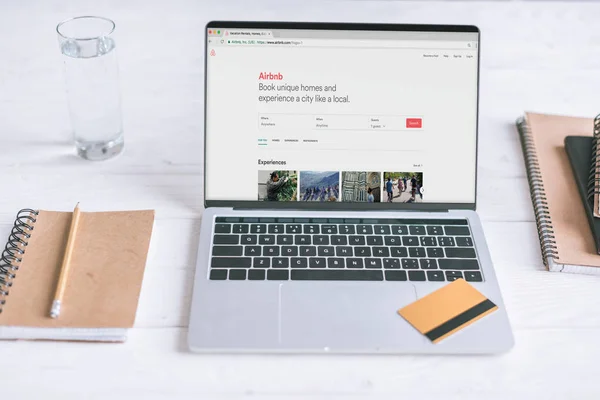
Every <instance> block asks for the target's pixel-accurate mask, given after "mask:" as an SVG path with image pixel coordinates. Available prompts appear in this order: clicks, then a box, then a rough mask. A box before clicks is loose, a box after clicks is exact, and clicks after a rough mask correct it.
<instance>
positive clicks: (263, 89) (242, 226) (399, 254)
mask: <svg viewBox="0 0 600 400" xmlns="http://www.w3.org/2000/svg"><path fill="white" fill-rule="evenodd" d="M479 35H480V34H479V30H478V29H477V28H476V27H474V26H442V25H379V24H345V23H344V24H340V23H296V22H294V23H282V22H277V23H276V22H231V21H214V22H211V23H209V24H208V25H207V27H206V54H205V59H206V85H205V152H204V154H205V171H204V187H205V192H204V195H205V206H206V210H205V212H204V215H203V219H202V228H201V233H200V243H199V251H198V261H197V267H196V275H195V282H194V293H193V299H192V305H191V317H190V327H189V333H188V335H189V337H188V342H189V347H190V349H191V350H193V351H198V352H209V351H210V352H213V351H217V352H242V351H243V352H317V353H319V352H339V353H498V352H503V351H506V350H508V349H509V348H511V346H512V345H513V336H512V333H511V328H510V325H509V321H508V318H507V314H506V311H505V307H504V304H503V301H502V297H501V293H500V289H499V287H498V282H497V280H496V275H495V273H494V268H493V265H492V261H491V259H490V254H489V251H488V248H487V245H486V241H485V237H484V234H483V230H482V227H481V223H480V221H479V219H478V217H477V214H476V213H475V209H476V194H477V185H476V183H477V116H478V79H479V50H480V46H479ZM456 279H464V280H466V281H467V282H469V283H471V284H472V285H473V286H474V287H475V288H477V289H478V290H479V291H480V292H482V293H483V294H484V295H485V296H486V297H487V298H488V299H489V300H491V302H492V303H493V304H495V305H497V306H498V310H497V311H496V312H493V313H491V314H489V315H487V316H485V317H483V318H481V319H480V320H478V321H477V322H475V323H473V324H470V325H468V326H467V327H465V328H464V329H462V330H459V331H458V332H456V333H454V334H452V335H449V336H447V337H446V338H445V339H443V340H441V341H440V342H438V343H437V344H433V342H432V341H433V340H435V336H436V335H441V334H445V333H448V332H450V331H452V330H454V328H456V327H457V326H459V325H460V324H461V323H462V322H461V321H462V319H464V318H467V317H468V315H466V314H463V315H457V316H456V317H455V318H452V319H450V320H449V321H448V322H447V323H446V324H444V326H442V327H436V328H437V329H436V330H435V332H434V331H433V330H432V332H427V334H426V335H423V334H421V333H419V332H418V331H417V330H416V329H415V328H413V327H412V326H411V325H410V324H409V323H408V322H407V321H405V320H404V319H403V318H402V317H401V316H400V315H399V314H398V312H397V311H398V310H399V309H400V308H402V307H404V306H406V305H408V304H410V303H412V302H414V301H415V300H417V299H419V298H422V297H423V296H425V295H427V294H429V293H431V292H432V291H435V290H437V289H439V288H441V287H443V286H444V285H447V284H449V282H452V281H454V280H456ZM486 304H488V307H489V303H486ZM481 306H485V305H481ZM480 311H481V310H480ZM470 312H473V310H470ZM442 331H443V332H442Z"/></svg>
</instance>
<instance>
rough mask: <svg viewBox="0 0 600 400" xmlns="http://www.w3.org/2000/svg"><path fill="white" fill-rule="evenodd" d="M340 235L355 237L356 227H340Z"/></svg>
mask: <svg viewBox="0 0 600 400" xmlns="http://www.w3.org/2000/svg"><path fill="white" fill-rule="evenodd" d="M340 233H342V234H344V235H354V234H355V233H356V230H355V229H354V225H340Z"/></svg>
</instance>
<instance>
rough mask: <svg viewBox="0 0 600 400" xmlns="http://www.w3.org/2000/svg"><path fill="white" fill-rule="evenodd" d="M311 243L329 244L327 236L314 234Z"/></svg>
mask: <svg viewBox="0 0 600 400" xmlns="http://www.w3.org/2000/svg"><path fill="white" fill-rule="evenodd" d="M313 244H320V245H328V244H329V236H326V235H315V236H313Z"/></svg>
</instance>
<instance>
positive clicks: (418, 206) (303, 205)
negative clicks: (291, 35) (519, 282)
mask: <svg viewBox="0 0 600 400" xmlns="http://www.w3.org/2000/svg"><path fill="white" fill-rule="evenodd" d="M209 28H225V29H231V28H236V29H312V30H340V31H343V30H346V31H398V32H461V33H477V34H478V46H477V92H476V96H477V101H476V107H477V109H476V114H475V115H476V116H475V199H474V201H473V202H472V203H410V204H407V203H387V202H382V203H352V202H341V201H340V202H322V203H321V202H314V203H313V202H302V201H290V202H272V201H258V200H255V201H254V200H207V199H206V178H207V176H206V151H207V150H206V139H207V136H208V134H207V131H206V120H207V96H208V89H207V85H208V57H206V52H207V49H208V33H207V32H208V29H209ZM204 54H205V57H204V171H203V173H204V182H203V185H204V189H203V195H204V207H205V208H208V207H227V208H246V209H250V208H251V209H288V210H290V209H293V210H319V211H324V210H328V211H333V210H346V211H348V210H357V211H366V210H377V211H382V210H396V211H406V210H411V211H438V210H449V209H467V210H475V209H476V208H477V169H478V160H479V81H480V68H481V67H480V55H481V31H480V30H479V28H478V27H477V26H474V25H419V24H372V23H345V22H259V21H210V22H209V23H208V24H206V28H205V30H204Z"/></svg>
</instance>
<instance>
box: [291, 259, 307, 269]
mask: <svg viewBox="0 0 600 400" xmlns="http://www.w3.org/2000/svg"><path fill="white" fill-rule="evenodd" d="M290 266H291V267H292V268H308V259H307V258H305V257H292V258H291V260H290Z"/></svg>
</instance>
